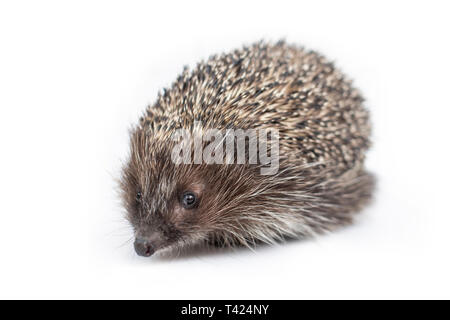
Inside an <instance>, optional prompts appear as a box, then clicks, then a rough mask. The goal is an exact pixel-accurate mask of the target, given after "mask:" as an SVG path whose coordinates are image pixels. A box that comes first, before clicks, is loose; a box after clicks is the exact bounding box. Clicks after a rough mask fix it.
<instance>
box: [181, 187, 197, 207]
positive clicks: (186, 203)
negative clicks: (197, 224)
mask: <svg viewBox="0 0 450 320" xmlns="http://www.w3.org/2000/svg"><path fill="white" fill-rule="evenodd" d="M181 204H182V205H183V207H184V208H185V209H192V208H193V207H194V206H195V205H196V204H197V197H196V196H195V194H194V193H192V192H190V191H187V192H185V193H183V196H182V197H181Z"/></svg>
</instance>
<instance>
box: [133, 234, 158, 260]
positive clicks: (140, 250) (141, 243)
mask: <svg viewBox="0 0 450 320" xmlns="http://www.w3.org/2000/svg"><path fill="white" fill-rule="evenodd" d="M134 250H136V253H137V254H138V255H140V256H142V257H150V256H151V255H152V254H154V253H155V249H154V248H153V246H152V245H151V244H150V243H149V242H148V241H147V240H145V239H141V238H136V240H135V241H134Z"/></svg>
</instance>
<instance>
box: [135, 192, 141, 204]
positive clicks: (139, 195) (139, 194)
mask: <svg viewBox="0 0 450 320" xmlns="http://www.w3.org/2000/svg"><path fill="white" fill-rule="evenodd" d="M141 199H142V193H140V192H138V193H136V201H137V202H141Z"/></svg>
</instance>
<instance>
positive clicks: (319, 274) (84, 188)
mask: <svg viewBox="0 0 450 320" xmlns="http://www.w3.org/2000/svg"><path fill="white" fill-rule="evenodd" d="M448 12H449V5H448V3H447V2H444V1H395V2H393V1H377V2H366V1H282V0H280V1H272V2H270V1H245V2H244V1H233V0H231V1H179V2H172V1H147V2H145V1H76V2H69V1H39V2H36V1H1V2H0V146H1V157H0V191H1V192H0V194H1V201H0V298H44V299H45V298H62V299H64V298H88V299H89V298H126V299H127V298H138V299H155V298H157V299H169V298H186V299H190V298H192V299H196V298H210V299H213V298H223V299H230V298H234V299H240V298H253V299H258V298H267V299H281V298H289V299H294V298H295V299H300V298H362V299H364V298H450V293H449V286H450V276H449V273H448V270H449V268H450V258H449V250H448V247H449V243H450V236H449V225H450V210H449V205H448V198H449V197H448V190H449V188H448V181H449V169H448V166H449V163H450V161H449V160H450V159H449V151H448V145H449V143H448V139H447V138H448V137H449V134H448V129H449V120H448V119H449V115H450V112H449V110H450V104H449V98H448V96H449V94H448V93H449V89H448V84H449V74H450V73H449V71H450V63H449V59H448V57H449V56H450V50H449V41H448V30H449V28H450V23H449V20H448ZM280 38H284V39H286V40H287V41H288V42H292V43H297V44H301V45H304V46H305V47H307V48H311V49H315V50H317V51H320V52H321V53H323V54H324V55H326V56H327V57H328V58H329V59H331V60H333V61H335V62H336V65H337V66H338V67H339V68H341V69H342V70H343V71H344V73H346V74H347V75H348V76H349V77H351V78H352V79H354V84H355V85H356V86H357V87H358V88H360V90H361V91H362V92H363V94H364V96H365V97H366V99H367V101H366V105H367V107H368V108H370V110H371V111H372V116H373V118H372V120H373V124H374V135H373V140H374V147H373V149H372V151H371V152H370V153H369V157H368V162H367V165H368V167H369V168H370V170H372V171H373V172H375V173H376V174H377V176H378V180H379V182H378V191H377V196H376V201H375V202H374V203H373V205H372V206H370V207H369V208H367V209H366V210H364V212H362V213H361V215H359V216H358V218H357V221H356V223H355V224H354V225H353V226H350V227H347V228H343V229H341V230H339V231H338V232H335V233H333V234H329V235H325V236H322V237H318V238H316V239H310V240H306V241H292V242H289V243H287V244H280V245H277V246H275V247H271V248H269V247H264V248H258V249H256V251H255V252H252V251H248V250H236V251H235V252H215V251H212V252H194V253H192V254H190V255H186V256H181V257H179V258H176V259H162V258H158V257H154V258H150V259H144V258H140V257H137V256H136V254H135V253H134V252H133V248H132V242H130V238H131V236H132V234H131V229H130V227H129V226H128V224H127V223H126V222H125V220H124V219H123V209H122V208H121V206H120V203H119V200H118V197H117V195H116V194H115V188H116V184H115V179H116V178H117V177H118V172H119V170H120V167H121V162H122V161H123V160H124V159H125V158H126V155H127V152H128V129H129V127H130V126H131V124H133V123H135V122H136V121H137V119H138V117H139V115H140V113H141V112H142V111H143V110H144V109H145V107H146V106H147V105H148V104H150V103H152V102H153V101H154V99H155V97H156V95H157V92H158V90H160V89H162V88H163V87H164V86H167V85H169V84H170V82H171V81H172V80H174V79H175V77H176V76H177V74H178V73H179V72H181V70H182V68H183V66H184V65H190V66H194V65H195V63H196V62H198V61H199V60H200V59H204V58H207V57H208V56H209V55H211V54H214V53H220V52H223V51H227V50H231V49H233V48H236V47H239V46H241V45H242V44H249V43H251V42H254V41H257V40H260V39H267V40H278V39H280Z"/></svg>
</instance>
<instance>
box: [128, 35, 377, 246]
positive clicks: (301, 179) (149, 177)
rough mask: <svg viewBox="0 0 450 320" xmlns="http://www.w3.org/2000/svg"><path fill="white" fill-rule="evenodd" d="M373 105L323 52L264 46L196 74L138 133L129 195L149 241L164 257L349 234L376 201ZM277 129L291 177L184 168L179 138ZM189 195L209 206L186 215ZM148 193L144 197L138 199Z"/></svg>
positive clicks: (131, 213) (131, 215)
mask: <svg viewBox="0 0 450 320" xmlns="http://www.w3.org/2000/svg"><path fill="white" fill-rule="evenodd" d="M362 102H363V98H362V97H361V96H360V94H359V92H358V91H357V90H356V89H354V88H353V87H352V85H351V83H350V81H348V80H347V79H346V78H345V77H344V76H343V75H342V74H341V73H340V72H339V71H338V70H336V69H335V68H334V66H333V65H332V64H331V63H329V62H328V61H327V60H326V59H325V58H323V57H322V56H320V55H318V54H317V53H315V52H312V51H305V50H303V49H302V48H298V47H295V46H289V45H287V44H285V43H283V42H279V43H277V44H275V45H272V44H266V43H257V44H254V45H252V46H250V47H244V48H243V49H241V50H236V51H233V52H232V53H230V54H225V55H220V56H213V57H211V58H210V59H209V60H207V61H206V62H202V63H199V64H198V65H197V67H196V68H195V69H194V70H193V71H189V70H188V69H187V68H186V69H185V70H184V72H183V73H182V75H181V76H180V77H179V78H178V79H177V80H176V81H175V82H174V83H173V84H172V86H171V87H170V89H168V90H164V93H163V94H160V95H159V96H158V99H157V101H156V102H155V103H154V104H153V105H152V106H150V107H148V109H147V110H146V113H145V115H144V116H143V117H142V118H141V119H140V123H139V125H138V126H137V127H135V128H134V129H133V131H132V132H131V153H130V159H129V161H128V163H127V165H126V166H125V167H124V169H123V174H122V179H121V189H122V196H123V201H124V205H125V208H126V210H127V217H128V219H129V221H130V223H131V224H132V226H133V227H134V229H135V232H136V235H137V236H142V237H147V238H150V237H152V241H154V243H155V246H156V247H157V248H156V249H157V250H162V249H165V248H166V249H167V248H168V249H172V248H176V247H182V246H185V245H191V244H195V243H200V242H207V241H209V242H210V241H214V242H219V243H221V244H223V245H237V244H239V245H252V244H255V243H258V242H261V241H262V242H267V243H272V242H274V241H277V240H281V239H283V238H285V237H301V236H309V235H313V234H316V233H320V232H323V231H326V230H331V229H333V228H335V227H337V226H340V225H343V224H347V223H349V222H351V220H352V214H353V213H355V212H357V211H358V210H360V209H361V208H362V207H363V206H364V205H365V204H366V203H367V202H368V201H369V199H370V197H371V193H372V189H373V185H374V179H373V177H372V176H371V175H370V174H368V173H367V172H366V171H365V170H364V166H363V163H364V158H365V155H364V153H365V151H366V150H367V149H368V148H369V145H370V142H369V135H370V124H369V115H368V112H367V110H366V109H365V108H364V107H363V106H362ZM194 121H201V122H202V126H203V127H204V128H218V129H225V128H235V129H248V128H276V129H278V130H279V134H280V167H279V171H278V173H277V174H276V175H273V176H262V175H260V173H259V169H258V166H256V165H248V164H245V165H206V164H201V165H194V164H193V165H185V164H182V165H175V164H174V163H172V161H171V151H172V148H173V147H174V145H175V144H176V142H175V141H172V139H171V138H172V135H173V133H174V131H175V130H176V129H178V128H185V129H188V130H189V131H191V132H194V131H195V130H196V129H195V128H194ZM185 191H191V192H193V193H195V194H196V195H197V196H198V198H199V203H198V206H197V207H196V208H193V209H185V208H183V207H182V206H181V204H180V196H181V195H182V194H183V192H185ZM138 192H140V193H141V194H142V196H141V199H140V200H139V201H138V200H137V199H136V194H137V193H138Z"/></svg>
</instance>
